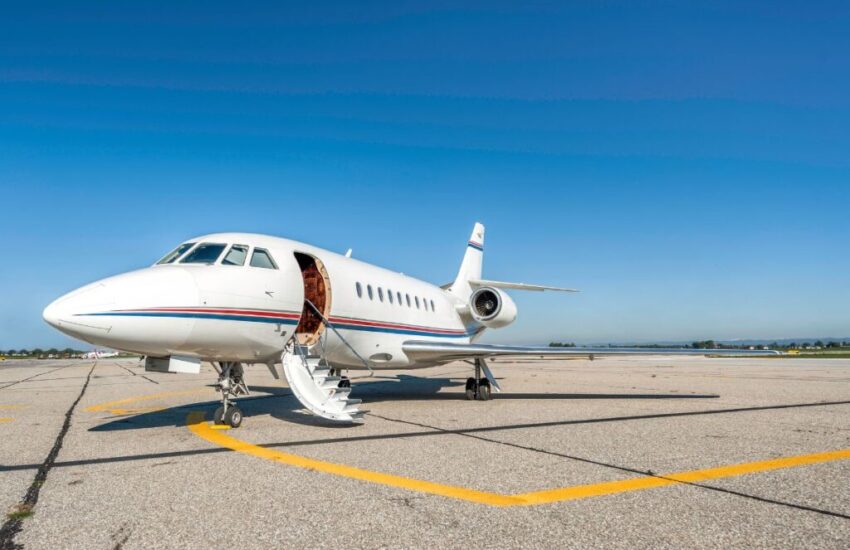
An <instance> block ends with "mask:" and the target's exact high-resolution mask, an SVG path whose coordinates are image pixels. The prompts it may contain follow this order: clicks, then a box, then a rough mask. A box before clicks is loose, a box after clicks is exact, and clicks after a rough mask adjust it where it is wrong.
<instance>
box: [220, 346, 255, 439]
mask: <svg viewBox="0 0 850 550" xmlns="http://www.w3.org/2000/svg"><path fill="white" fill-rule="evenodd" d="M213 366H214V367H215V368H216V370H217V371H218V383H217V384H216V388H217V389H218V391H219V392H220V393H221V406H220V407H219V408H217V409H216V410H215V413H214V414H213V421H214V422H215V423H216V424H227V425H228V426H230V427H231V428H238V427H239V426H240V425H241V424H242V409H240V408H239V407H238V406H236V404H234V403H233V399H235V398H236V397H239V396H240V395H249V392H248V386H247V385H246V384H245V380H244V379H243V375H244V371H243V369H242V364H241V363H238V362H235V361H222V362H221V363H219V364H218V365H216V364H215V363H213Z"/></svg>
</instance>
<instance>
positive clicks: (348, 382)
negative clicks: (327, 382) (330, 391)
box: [336, 378, 351, 388]
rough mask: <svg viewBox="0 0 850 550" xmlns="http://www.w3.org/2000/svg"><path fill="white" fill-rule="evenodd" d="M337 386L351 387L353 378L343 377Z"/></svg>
mask: <svg viewBox="0 0 850 550" xmlns="http://www.w3.org/2000/svg"><path fill="white" fill-rule="evenodd" d="M336 387H337V388H350V387H351V380H349V379H348V378H343V379H342V380H340V381H339V384H337V385H336Z"/></svg>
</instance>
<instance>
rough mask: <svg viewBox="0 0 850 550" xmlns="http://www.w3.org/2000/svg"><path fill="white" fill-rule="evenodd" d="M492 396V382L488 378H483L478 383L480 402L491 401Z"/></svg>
mask: <svg viewBox="0 0 850 550" xmlns="http://www.w3.org/2000/svg"><path fill="white" fill-rule="evenodd" d="M490 396H491V393H490V381H489V380H487V379H486V378H482V379H481V380H479V381H478V400H479V401H489V400H490Z"/></svg>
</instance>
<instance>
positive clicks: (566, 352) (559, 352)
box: [402, 341, 781, 362]
mask: <svg viewBox="0 0 850 550" xmlns="http://www.w3.org/2000/svg"><path fill="white" fill-rule="evenodd" d="M402 349H403V350H404V353H405V354H407V356H408V357H410V358H411V359H413V360H414V361H435V362H443V361H455V360H460V359H476V358H484V359H487V358H491V357H540V358H543V357H590V356H594V357H602V356H610V355H736V356H763V355H781V354H780V352H778V351H774V350H740V349H692V348H607V347H605V348H579V347H576V348H558V347H549V346H545V347H544V346H541V347H525V346H497V345H491V344H451V343H442V342H420V341H409V342H405V343H404V344H402Z"/></svg>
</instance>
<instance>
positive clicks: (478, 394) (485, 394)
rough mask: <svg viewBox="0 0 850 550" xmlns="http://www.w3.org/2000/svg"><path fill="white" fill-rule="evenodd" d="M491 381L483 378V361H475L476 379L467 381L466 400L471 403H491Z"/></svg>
mask: <svg viewBox="0 0 850 550" xmlns="http://www.w3.org/2000/svg"><path fill="white" fill-rule="evenodd" d="M491 395H492V393H491V391H490V381H489V380H487V378H485V377H482V376H481V359H476V360H475V378H467V379H466V398H467V399H469V400H470V401H473V400H478V401H489V400H490V397H491Z"/></svg>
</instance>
